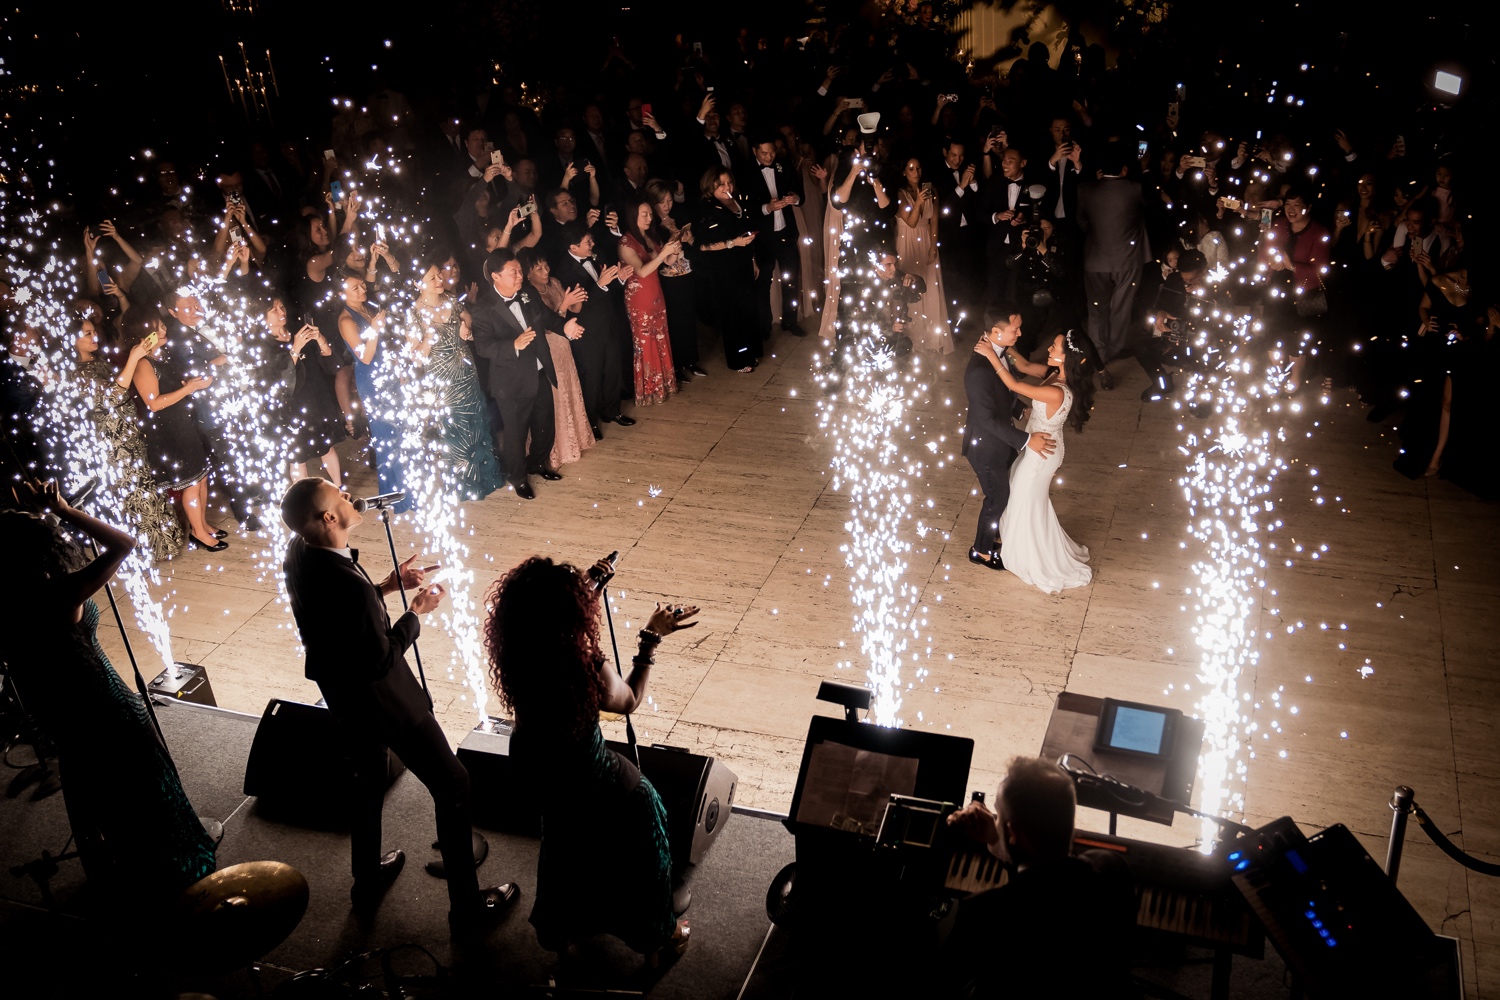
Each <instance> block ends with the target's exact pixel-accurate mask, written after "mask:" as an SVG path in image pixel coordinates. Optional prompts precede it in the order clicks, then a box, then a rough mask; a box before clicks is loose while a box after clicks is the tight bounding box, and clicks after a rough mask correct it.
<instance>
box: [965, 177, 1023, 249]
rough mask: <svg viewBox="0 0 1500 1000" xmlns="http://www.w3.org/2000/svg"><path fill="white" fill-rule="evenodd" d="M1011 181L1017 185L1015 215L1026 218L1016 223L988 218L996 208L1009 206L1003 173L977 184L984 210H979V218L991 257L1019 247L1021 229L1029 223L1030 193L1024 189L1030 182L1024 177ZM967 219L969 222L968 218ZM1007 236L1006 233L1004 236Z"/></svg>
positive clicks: (996, 210) (997, 209)
mask: <svg viewBox="0 0 1500 1000" xmlns="http://www.w3.org/2000/svg"><path fill="white" fill-rule="evenodd" d="M1014 183H1017V184H1020V185H1021V190H1020V192H1019V193H1018V194H1017V195H1016V204H1015V212H1016V215H1017V216H1018V217H1023V218H1024V219H1026V220H1027V221H1026V222H1024V223H1022V224H1021V225H1019V226H1014V225H1011V224H1010V223H1009V222H994V221H992V220H993V219H994V218H995V214H996V213H997V212H1006V211H1009V210H1010V209H1011V204H1010V185H1011V184H1012V182H1011V181H1008V180H1006V179H1005V175H1003V174H997V175H996V176H994V177H991V178H990V179H989V181H988V182H986V186H985V187H983V188H981V190H982V191H983V192H984V195H985V199H984V211H983V212H981V213H980V215H981V219H980V222H981V224H982V225H984V227H985V228H986V229H987V230H988V231H989V241H988V242H989V253H990V255H991V257H992V258H993V256H994V255H996V254H1007V253H1014V252H1015V251H1017V250H1019V249H1021V230H1023V229H1025V228H1027V226H1028V225H1030V219H1031V194H1030V193H1029V192H1028V190H1027V189H1028V188H1029V187H1030V183H1029V181H1028V180H1027V178H1025V177H1022V178H1021V179H1020V180H1019V181H1015V182H1014ZM969 221H970V222H973V220H972V219H970V220H969ZM1007 237H1009V239H1008V240H1007Z"/></svg>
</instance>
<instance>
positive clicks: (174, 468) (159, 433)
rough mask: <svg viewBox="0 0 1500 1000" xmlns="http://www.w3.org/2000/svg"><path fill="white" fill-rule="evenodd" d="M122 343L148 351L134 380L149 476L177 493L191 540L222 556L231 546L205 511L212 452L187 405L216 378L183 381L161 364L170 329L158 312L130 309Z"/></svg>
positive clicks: (171, 369) (204, 376)
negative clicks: (192, 397)
mask: <svg viewBox="0 0 1500 1000" xmlns="http://www.w3.org/2000/svg"><path fill="white" fill-rule="evenodd" d="M124 339H125V344H124V346H125V347H126V349H127V350H129V349H131V348H134V347H135V346H136V345H137V344H141V345H143V346H145V347H146V349H147V351H146V354H145V356H144V357H142V358H141V359H140V361H139V363H137V364H136V366H135V373H134V375H132V376H131V380H130V382H131V385H132V386H133V387H134V388H135V392H136V398H137V399H138V400H139V406H138V409H139V410H140V411H141V415H142V423H143V427H144V429H145V432H146V461H147V462H148V463H149V464H150V466H151V475H152V476H153V477H155V479H156V481H157V483H158V484H159V485H160V486H161V488H162V489H164V490H169V491H171V492H174V493H176V494H177V496H178V500H179V502H180V503H181V504H182V513H183V515H184V516H185V517H186V518H187V523H188V541H189V542H190V543H191V544H193V545H196V546H197V547H198V548H200V549H207V550H208V551H209V552H222V551H223V550H224V549H227V548H229V543H228V542H226V541H223V540H222V535H223V534H224V533H223V532H221V531H219V530H217V529H216V528H213V527H210V526H209V523H208V519H207V517H206V516H205V513H204V512H205V511H207V510H208V453H207V452H206V451H205V450H204V448H203V438H202V436H201V435H199V433H198V427H197V425H196V424H195V423H194V422H193V415H192V414H191V413H190V412H188V408H187V407H186V406H184V405H183V402H184V401H185V400H186V399H187V398H188V397H189V396H191V395H192V394H193V393H195V392H198V391H199V390H202V389H207V388H208V387H209V386H211V385H213V382H214V380H213V376H211V375H197V376H194V377H191V378H188V379H186V380H184V379H183V378H182V377H181V376H180V375H179V374H178V372H177V369H176V368H175V367H173V366H172V365H168V364H161V363H159V359H160V357H161V352H162V347H163V346H164V345H165V344H166V342H167V326H166V324H165V323H163V322H162V318H161V314H160V313H158V312H156V310H154V309H150V308H146V307H141V306H137V307H136V308H134V309H132V310H130V312H129V313H128V314H127V318H126V321H125V338H124Z"/></svg>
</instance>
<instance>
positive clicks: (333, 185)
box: [328, 181, 344, 205]
mask: <svg viewBox="0 0 1500 1000" xmlns="http://www.w3.org/2000/svg"><path fill="white" fill-rule="evenodd" d="M328 193H329V194H331V195H333V203H334V204H335V205H337V204H339V203H341V202H342V201H343V200H344V186H343V185H342V184H340V183H339V182H338V181H329V182H328Z"/></svg>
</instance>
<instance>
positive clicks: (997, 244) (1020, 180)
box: [985, 146, 1032, 297]
mask: <svg viewBox="0 0 1500 1000" xmlns="http://www.w3.org/2000/svg"><path fill="white" fill-rule="evenodd" d="M1031 209H1032V199H1031V192H1030V190H1029V189H1028V187H1027V184H1026V157H1024V156H1022V155H1021V151H1020V150H1019V149H1017V148H1016V147H1014V146H1012V147H1010V148H1009V149H1007V150H1006V151H1005V152H1004V153H1003V154H1002V155H1001V157H1000V176H999V177H996V178H992V179H991V180H990V181H989V182H988V185H987V187H986V190H985V221H986V223H987V224H988V226H989V240H988V246H987V248H986V250H985V257H986V264H987V270H986V276H987V278H988V283H989V288H990V296H991V297H995V296H999V295H1001V294H1003V293H1002V292H1001V291H1000V289H1003V288H1005V287H1006V283H1007V282H1008V281H1009V280H1010V278H1009V272H1008V271H1007V270H1006V267H1005V262H1006V261H1007V260H1008V259H1009V258H1010V257H1011V256H1012V255H1014V254H1015V253H1016V252H1017V251H1018V250H1020V249H1021V230H1023V229H1025V228H1026V227H1027V225H1028V224H1030V222H1031Z"/></svg>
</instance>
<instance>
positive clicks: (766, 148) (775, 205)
mask: <svg viewBox="0 0 1500 1000" xmlns="http://www.w3.org/2000/svg"><path fill="white" fill-rule="evenodd" d="M751 152H752V153H753V154H754V157H755V162H754V165H753V166H752V167H751V168H750V169H748V170H746V171H745V172H744V173H743V174H742V175H741V176H740V180H739V185H740V190H742V191H743V192H744V193H745V197H746V199H747V200H748V201H749V203H750V213H751V215H753V216H754V217H755V220H756V229H757V230H758V232H757V234H756V237H755V258H756V265H757V266H758V267H759V268H760V276H759V277H757V278H756V279H755V284H756V289H755V303H756V306H757V308H758V309H759V310H760V329H761V330H763V331H765V332H766V333H767V334H769V332H770V329H771V279H772V278H773V277H776V276H777V275H780V277H781V328H782V329H783V330H786V331H787V332H789V333H794V334H796V335H797V336H799V337H803V336H806V335H807V331H805V330H803V329H802V327H800V326H798V325H797V303H798V302H800V301H801V298H802V294H801V291H802V257H801V254H800V252H799V240H800V234H799V233H798V232H797V220H796V217H795V216H793V214H792V208H793V207H794V206H796V205H800V204H802V182H801V180H800V179H798V177H797V175H796V174H794V173H792V172H791V171H787V170H783V169H782V167H781V164H780V163H777V162H776V143H775V142H773V141H772V140H771V139H769V138H765V137H762V138H761V139H760V141H758V142H757V143H756V144H755V146H754V147H753V148H752V150H751Z"/></svg>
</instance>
